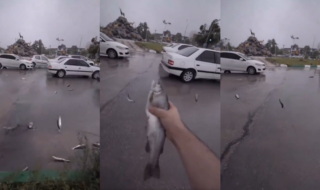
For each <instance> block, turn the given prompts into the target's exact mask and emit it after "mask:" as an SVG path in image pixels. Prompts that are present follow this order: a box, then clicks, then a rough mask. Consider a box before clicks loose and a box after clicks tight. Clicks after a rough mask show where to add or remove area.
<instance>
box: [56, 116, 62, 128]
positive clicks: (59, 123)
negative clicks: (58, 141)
mask: <svg viewBox="0 0 320 190" xmlns="http://www.w3.org/2000/svg"><path fill="white" fill-rule="evenodd" d="M57 127H58V131H59V132H61V127H62V122H61V116H59V118H58V120H57Z"/></svg>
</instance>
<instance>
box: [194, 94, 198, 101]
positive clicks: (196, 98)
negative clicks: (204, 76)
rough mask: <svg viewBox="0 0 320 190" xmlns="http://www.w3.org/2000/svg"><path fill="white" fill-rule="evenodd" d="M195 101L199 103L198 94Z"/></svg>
mask: <svg viewBox="0 0 320 190" xmlns="http://www.w3.org/2000/svg"><path fill="white" fill-rule="evenodd" d="M195 101H196V102H198V94H196V95H195Z"/></svg>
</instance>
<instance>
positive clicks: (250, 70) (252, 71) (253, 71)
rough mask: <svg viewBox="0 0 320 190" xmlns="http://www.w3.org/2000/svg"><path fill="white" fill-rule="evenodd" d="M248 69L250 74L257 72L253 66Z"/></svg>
mask: <svg viewBox="0 0 320 190" xmlns="http://www.w3.org/2000/svg"><path fill="white" fill-rule="evenodd" d="M247 71H248V73H249V74H250V75H254V74H256V69H255V68H254V67H252V66H250V67H248V69H247Z"/></svg>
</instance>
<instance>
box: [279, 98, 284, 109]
mask: <svg viewBox="0 0 320 190" xmlns="http://www.w3.org/2000/svg"><path fill="white" fill-rule="evenodd" d="M279 102H280V104H281V107H282V108H283V107H284V105H283V103H282V102H281V100H280V99H279Z"/></svg>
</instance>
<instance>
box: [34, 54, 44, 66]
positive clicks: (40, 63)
mask: <svg viewBox="0 0 320 190" xmlns="http://www.w3.org/2000/svg"><path fill="white" fill-rule="evenodd" d="M34 62H35V63H36V64H37V65H43V63H42V61H41V57H40V55H35V56H34Z"/></svg>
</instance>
